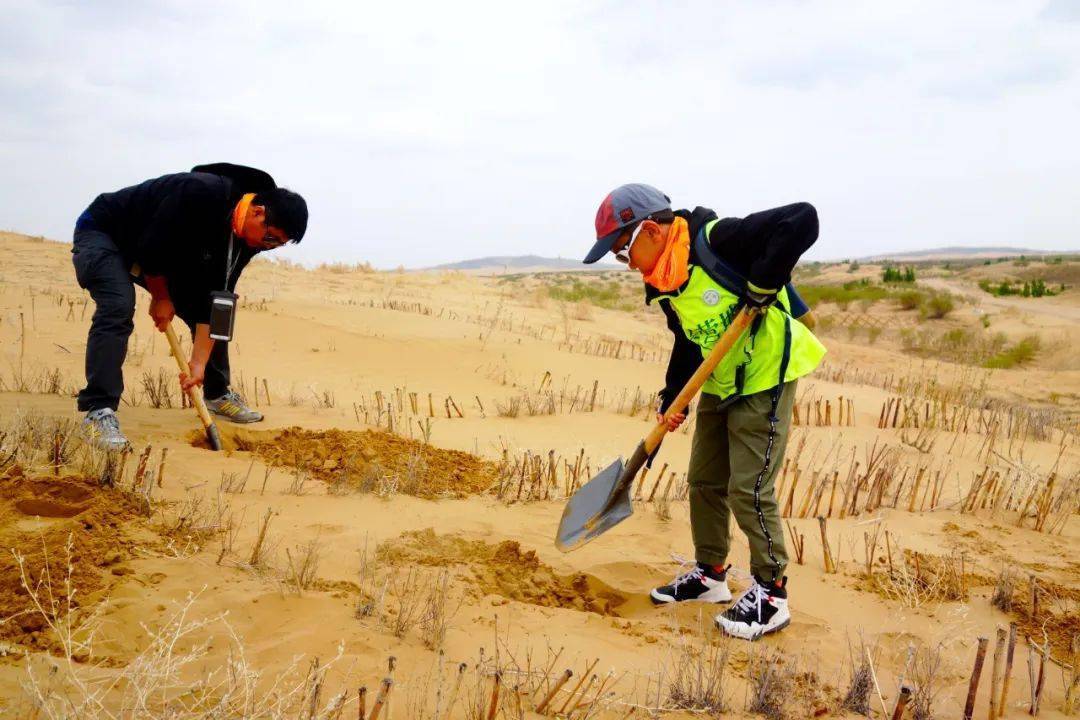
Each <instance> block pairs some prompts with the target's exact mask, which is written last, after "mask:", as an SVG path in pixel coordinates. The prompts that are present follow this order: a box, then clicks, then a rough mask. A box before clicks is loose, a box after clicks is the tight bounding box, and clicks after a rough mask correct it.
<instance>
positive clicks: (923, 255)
mask: <svg viewBox="0 0 1080 720" xmlns="http://www.w3.org/2000/svg"><path fill="white" fill-rule="evenodd" d="M1075 254H1076V252H1075V251H1069V250H1033V249H1031V248H1018V247H992V246H991V247H943V248H931V249H928V250H910V251H908V252H895V253H882V254H880V255H870V256H867V257H861V258H859V260H860V261H862V262H877V261H881V260H909V261H916V260H948V259H950V258H955V259H964V258H968V259H977V258H998V257H1016V256H1019V255H1027V256H1032V257H1041V256H1043V255H1075Z"/></svg>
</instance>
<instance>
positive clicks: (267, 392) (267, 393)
mask: <svg viewBox="0 0 1080 720" xmlns="http://www.w3.org/2000/svg"><path fill="white" fill-rule="evenodd" d="M258 390H259V389H258V388H255V391H256V392H258ZM263 395H265V396H266V407H270V405H271V403H270V383H268V382H267V381H266V378H263ZM365 692H366V691H365Z"/></svg>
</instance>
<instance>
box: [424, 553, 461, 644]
mask: <svg viewBox="0 0 1080 720" xmlns="http://www.w3.org/2000/svg"><path fill="white" fill-rule="evenodd" d="M461 603H462V598H457V599H456V601H455V600H453V599H452V598H451V596H450V571H449V570H447V569H446V568H442V569H441V570H439V572H438V575H437V576H436V577H435V581H434V582H433V583H432V584H431V591H430V592H429V593H428V594H427V597H426V598H425V600H424V610H423V612H422V613H421V615H420V637H421V639H422V640H423V641H424V645H425V646H426V647H427V648H428V649H429V650H439V649H441V648H442V646H443V643H444V642H445V641H446V631H447V630H449V629H450V621H451V620H453V618H454V616H455V615H456V614H457V611H458V610H459V609H460V608H461Z"/></svg>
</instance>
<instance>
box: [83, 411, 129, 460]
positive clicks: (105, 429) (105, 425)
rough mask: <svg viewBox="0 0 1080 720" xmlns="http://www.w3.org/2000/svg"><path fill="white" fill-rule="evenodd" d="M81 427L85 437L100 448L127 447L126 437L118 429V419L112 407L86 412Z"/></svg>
mask: <svg viewBox="0 0 1080 720" xmlns="http://www.w3.org/2000/svg"><path fill="white" fill-rule="evenodd" d="M82 427H83V433H84V435H85V436H86V439H87V440H89V441H90V443H92V444H93V445H95V446H97V447H98V448H100V449H102V450H106V451H116V450H123V449H124V448H126V447H128V439H127V438H126V437H124V433H123V432H121V431H120V420H119V419H118V418H117V417H116V413H115V412H113V409H112V408H107V407H106V408H101V409H99V410H91V411H90V412H88V413H86V417H85V418H84V419H83V421H82Z"/></svg>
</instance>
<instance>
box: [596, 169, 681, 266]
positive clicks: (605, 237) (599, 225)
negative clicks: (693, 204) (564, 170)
mask: <svg viewBox="0 0 1080 720" xmlns="http://www.w3.org/2000/svg"><path fill="white" fill-rule="evenodd" d="M670 209H671V198H669V197H668V196H667V195H665V194H664V193H662V192H660V191H659V190H657V189H656V188H654V187H653V186H652V185H645V184H644V183H631V184H629V185H620V186H619V187H617V188H615V189H614V190H612V191H611V192H610V193H608V196H607V197H606V198H604V202H602V203H600V209H599V210H597V211H596V244H595V245H593V246H592V250H590V251H589V254H588V255H586V256H585V260H583V262H585V263H594V262H596V261H597V260H599V259H600V258H602V257H604V255H607V254H608V253H609V252H611V248H612V246H613V245H614V244H615V240H616V238H618V237H619V233H621V232H622V231H623V229H624V228H626V227H628V226H630V225H634V224H635V223H638V222H640V221H642V220H644V219H645V218H647V217H649V216H650V215H652V214H653V213H657V212H660V211H661V210H670Z"/></svg>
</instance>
